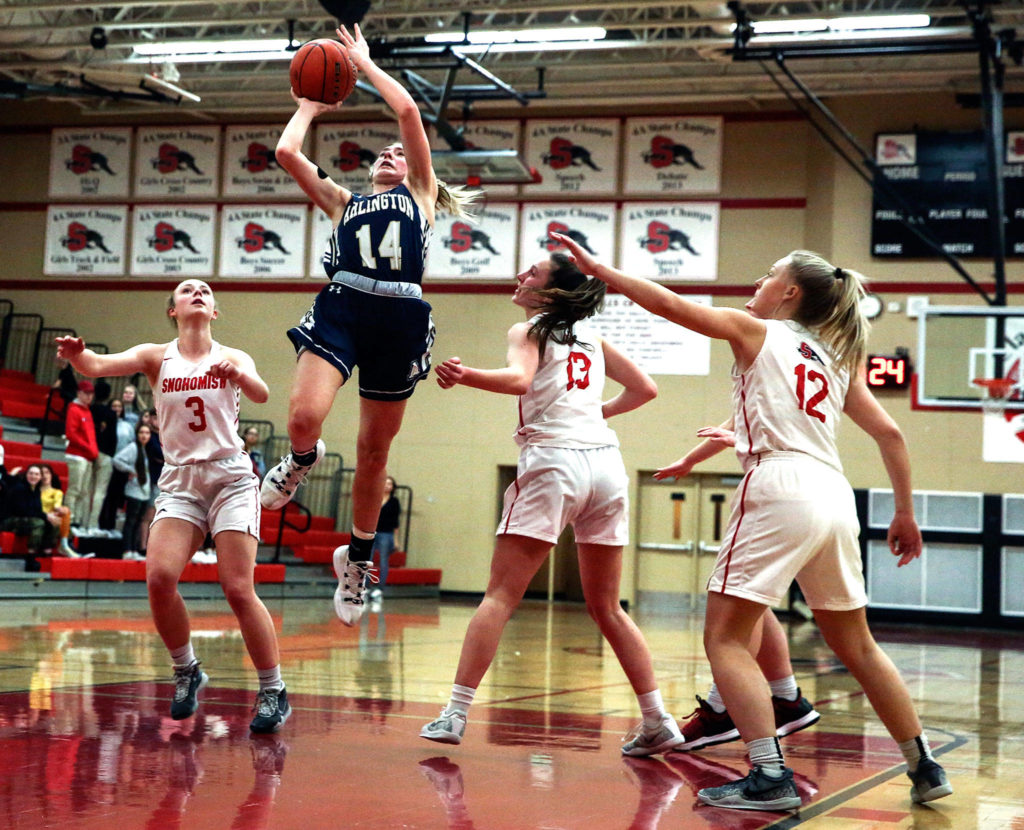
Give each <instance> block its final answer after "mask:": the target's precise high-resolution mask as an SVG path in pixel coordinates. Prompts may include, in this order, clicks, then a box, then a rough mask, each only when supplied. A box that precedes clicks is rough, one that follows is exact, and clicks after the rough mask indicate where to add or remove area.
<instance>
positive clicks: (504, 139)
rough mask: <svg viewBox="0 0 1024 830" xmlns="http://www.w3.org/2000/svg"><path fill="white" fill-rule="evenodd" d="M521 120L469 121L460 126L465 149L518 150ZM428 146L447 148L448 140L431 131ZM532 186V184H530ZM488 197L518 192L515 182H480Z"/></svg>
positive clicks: (520, 140)
mask: <svg viewBox="0 0 1024 830" xmlns="http://www.w3.org/2000/svg"><path fill="white" fill-rule="evenodd" d="M522 134H523V122H522V121H519V120H513V119H508V120H499V121H470V122H469V123H468V124H465V125H464V126H463V128H462V137H463V138H464V139H466V149H467V150H515V151H516V152H517V153H518V152H519V147H520V144H521V142H522ZM430 147H431V149H432V150H449V149H451V148H450V147H449V146H448V142H447V141H445V140H444V139H443V138H441V137H440V136H438V135H436V134H434V133H433V132H432V133H431V138H430ZM448 184H452V185H456V184H461V185H464V184H465V182H464V181H461V182H459V181H451V182H448ZM531 186H532V185H531ZM481 188H482V189H483V190H484V191H485V193H486V194H487V197H488V198H491V197H493V196H514V195H515V194H516V193H518V192H519V185H517V184H482V185H481Z"/></svg>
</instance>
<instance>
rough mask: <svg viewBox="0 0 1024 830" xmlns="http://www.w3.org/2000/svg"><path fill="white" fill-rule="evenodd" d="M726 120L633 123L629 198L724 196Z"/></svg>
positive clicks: (637, 120) (635, 120) (628, 133)
mask: <svg viewBox="0 0 1024 830" xmlns="http://www.w3.org/2000/svg"><path fill="white" fill-rule="evenodd" d="M722 125H723V119H722V118H721V117H715V116H709V117H697V116H688V117H683V118H627V119H626V149H625V154H626V163H625V182H624V183H623V187H622V190H623V192H624V193H627V194H648V193H650V194H655V193H667V194H672V193H718V192H719V191H720V190H721V187H722Z"/></svg>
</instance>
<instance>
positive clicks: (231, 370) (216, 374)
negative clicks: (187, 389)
mask: <svg viewBox="0 0 1024 830" xmlns="http://www.w3.org/2000/svg"><path fill="white" fill-rule="evenodd" d="M206 374H207V375H209V376H210V377H211V378H227V379H228V380H238V377H239V375H241V374H242V372H241V370H240V369H239V368H238V367H237V366H236V365H235V364H234V363H232V362H231V361H230V360H221V361H218V362H217V363H214V364H213V365H212V366H211V367H210V368H209V369H207V370H206Z"/></svg>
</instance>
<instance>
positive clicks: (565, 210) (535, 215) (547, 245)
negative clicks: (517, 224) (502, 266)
mask: <svg viewBox="0 0 1024 830" xmlns="http://www.w3.org/2000/svg"><path fill="white" fill-rule="evenodd" d="M520 221H521V223H522V232H521V233H520V237H519V239H520V241H519V270H522V269H524V268H526V267H528V266H529V265H530V264H532V263H534V262H537V261H538V260H541V259H543V258H544V257H546V256H547V255H548V254H549V253H550V252H551V251H556V250H558V248H559V245H558V243H556V242H555V241H554V240H552V239H551V237H550V236H549V235H548V234H549V232H550V231H557V232H558V233H561V234H564V235H565V236H568V237H569V238H570V239H572V240H573V241H574V242H576V243H577V244H579V245H580V246H581V247H582V248H583V249H584V250H587V251H589V252H590V253H592V254H593V255H594V256H596V257H597V258H598V259H600V260H602V261H603V262H612V257H613V255H614V253H615V204H614V203H613V202H574V203H569V204H553V203H544V202H532V203H531V202H527V203H525V204H524V205H523V207H522V218H521V220H520Z"/></svg>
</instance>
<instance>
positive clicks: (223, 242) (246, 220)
mask: <svg viewBox="0 0 1024 830" xmlns="http://www.w3.org/2000/svg"><path fill="white" fill-rule="evenodd" d="M308 215H309V210H308V208H307V207H306V206H305V205H230V206H225V207H224V209H223V211H222V212H221V223H220V276H222V277H262V278H265V279H287V278H290V277H302V276H305V267H306V218H307V216H308Z"/></svg>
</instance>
